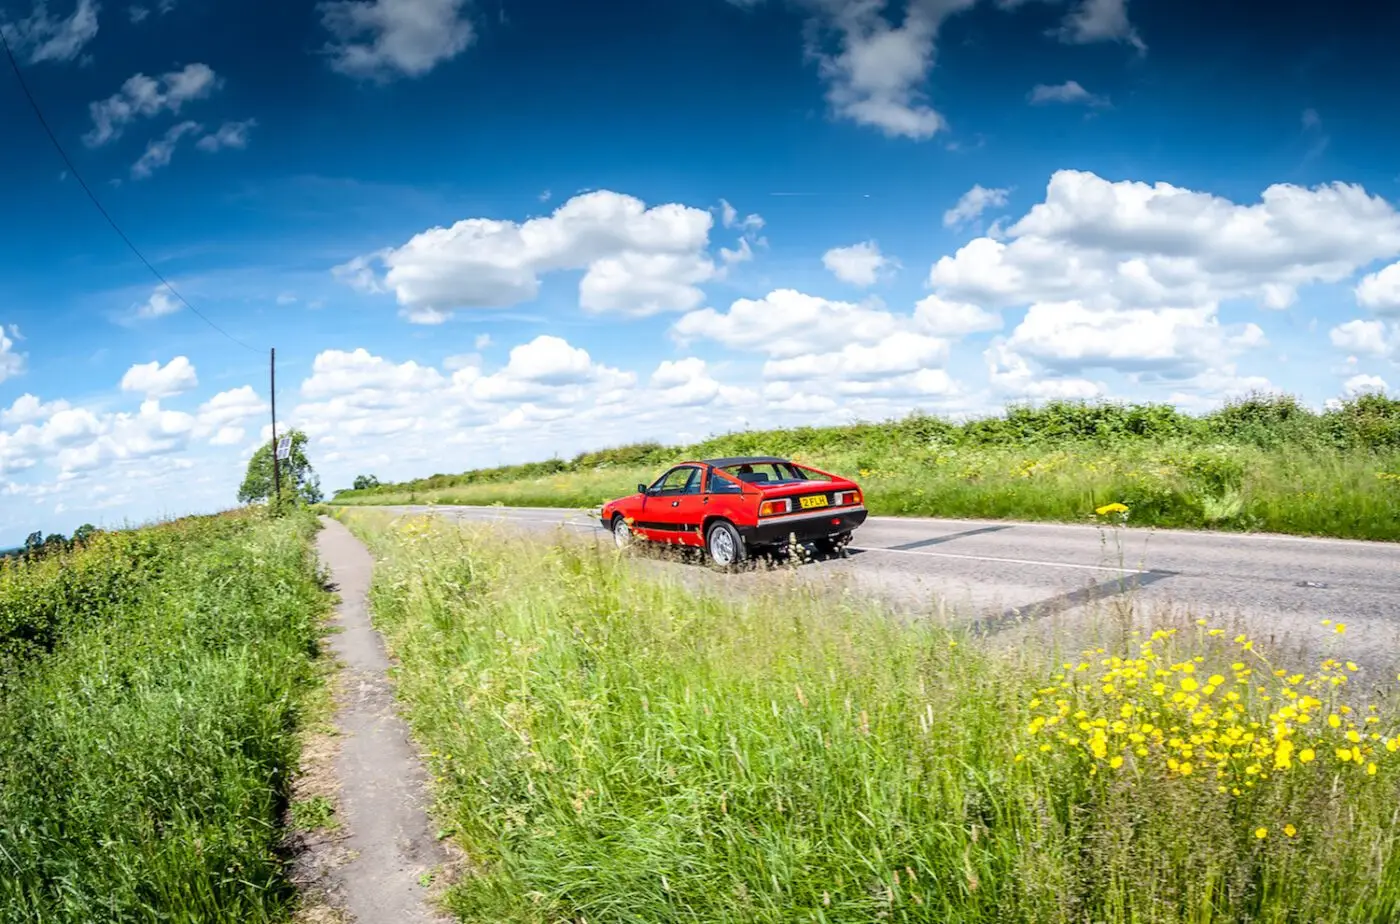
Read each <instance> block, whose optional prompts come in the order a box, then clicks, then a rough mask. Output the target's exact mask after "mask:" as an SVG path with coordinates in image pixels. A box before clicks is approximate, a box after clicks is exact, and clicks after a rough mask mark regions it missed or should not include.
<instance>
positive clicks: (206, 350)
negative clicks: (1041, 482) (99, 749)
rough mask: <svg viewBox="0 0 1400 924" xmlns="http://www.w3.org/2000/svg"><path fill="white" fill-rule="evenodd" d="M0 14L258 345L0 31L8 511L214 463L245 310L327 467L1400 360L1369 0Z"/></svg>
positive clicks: (334, 481)
mask: <svg viewBox="0 0 1400 924" xmlns="http://www.w3.org/2000/svg"><path fill="white" fill-rule="evenodd" d="M0 22H4V23H5V24H6V25H5V26H4V29H5V35H6V38H7V39H8V40H9V42H10V44H11V45H12V47H13V48H14V50H15V53H16V56H17V58H18V60H19V63H20V65H21V69H22V71H23V74H24V77H25V80H26V81H27V82H28V84H29V86H30V88H31V90H32V91H33V94H34V96H35V98H36V99H37V100H38V101H39V104H40V106H41V108H42V109H43V111H44V113H45V115H46V117H47V118H48V120H49V122H50V124H51V125H52V127H53V129H54V131H55V133H56V135H57V137H58V138H59V140H60V141H61V142H62V144H63V145H64V147H65V149H66V150H67V151H68V153H69V155H70V157H72V159H73V161H74V163H75V164H76V166H77V168H78V170H79V171H80V173H81V174H82V175H83V177H84V178H86V180H87V181H88V183H89V184H90V186H91V187H92V188H93V189H94V190H95V191H96V193H97V195H98V196H99V198H100V199H101V200H102V202H103V203H104V205H105V206H106V207H107V208H108V210H109V211H110V212H111V214H112V215H113V216H114V217H115V218H116V220H117V221H118V223H119V224H120V225H121V227H122V228H123V230H124V231H126V232H127V234H128V235H129V236H130V237H131V239H132V240H134V241H135V242H136V244H137V246H138V247H139V248H140V249H141V250H142V252H143V253H144V254H145V255H146V257H147V258H149V259H150V261H151V262H152V263H153V264H154V265H155V266H156V267H157V268H158V269H159V271H160V272H161V273H162V274H163V275H164V276H166V277H167V278H168V279H169V280H170V281H171V282H172V283H173V284H174V285H175V288H176V289H177V290H178V291H179V292H180V294H182V295H183V296H184V297H185V298H186V299H187V300H188V301H189V302H190V303H191V304H193V305H194V306H195V307H196V308H197V309H199V311H200V312H201V313H203V314H204V315H206V316H207V317H209V318H210V319H212V320H213V321H214V322H215V323H216V324H217V325H218V326H219V327H221V328H222V329H223V330H224V331H226V332H227V333H228V334H229V335H231V336H232V338H234V339H236V340H238V341H242V342H243V343H246V344H248V345H250V346H251V347H252V348H253V349H245V348H244V347H243V346H240V345H238V344H236V343H234V342H233V341H232V340H230V339H228V338H226V337H225V336H224V335H222V334H220V333H219V332H217V331H215V330H214V329H212V328H211V327H209V326H208V325H206V324H205V323H203V322H202V321H201V320H200V319H199V318H198V317H196V316H195V315H194V314H193V313H192V312H191V311H189V310H188V309H187V308H185V307H184V306H182V305H181V304H180V303H179V302H178V301H177V300H175V299H174V298H173V297H171V296H170V294H169V293H166V292H160V291H158V283H157V282H156V280H155V278H154V277H153V276H152V275H151V273H150V272H149V271H148V270H147V269H146V267H144V266H143V265H142V264H141V263H140V262H139V261H138V260H137V259H136V258H135V257H134V256H133V255H132V254H131V252H130V251H129V250H127V249H126V247H125V245H124V244H123V243H122V242H121V240H120V239H119V238H118V237H117V236H116V235H115V234H114V233H113V232H112V231H111V229H110V228H109V227H107V226H106V224H105V223H104V222H103V220H102V219H101V217H100V216H99V215H98V213H97V212H96V210H95V209H94V208H93V206H92V204H91V203H90V202H89V201H88V200H87V198H86V197H85V196H84V195H83V193H82V191H81V189H80V188H79V187H78V185H77V183H76V182H75V181H74V178H73V177H71V176H69V175H67V173H66V172H65V169H64V166H63V164H62V162H61V161H60V159H59V158H58V155H57V154H56V152H55V151H54V150H53V148H52V147H51V145H50V143H49V141H48V139H47V138H46V137H45V136H44V134H43V133H42V131H41V129H40V128H39V125H38V123H37V122H36V121H35V119H34V117H33V114H32V112H30V110H29V108H28V104H27V103H26V102H25V99H24V97H23V96H22V94H21V92H20V90H19V86H18V84H17V83H16V81H15V80H14V79H13V75H12V74H9V73H5V74H3V75H0V84H3V87H0V125H3V126H4V137H5V143H4V144H3V145H0V184H3V190H4V195H5V199H4V201H5V208H4V209H3V210H2V211H0V214H3V215H4V218H3V220H0V261H2V262H0V329H3V330H4V332H5V333H4V334H3V336H0V546H3V545H6V544H10V543H12V542H14V541H17V540H19V539H22V538H23V536H24V535H25V534H26V533H27V532H28V531H30V530H31V529H35V528H38V529H44V530H46V531H47V530H62V531H67V530H70V529H72V528H73V527H74V526H76V525H77V524H78V523H80V522H83V521H93V522H99V523H106V524H109V525H110V524H117V523H120V522H122V521H123V520H128V519H129V520H136V521H139V520H144V519H146V518H149V517H153V516H160V515H169V514H178V513H184V512H188V511H192V510H213V509H219V508H221V507H224V506H228V505H229V504H230V503H232V501H233V494H234V490H235V489H236V486H237V483H238V481H239V480H240V478H241V474H242V469H243V465H244V462H245V460H246V458H247V456H248V455H249V454H250V452H251V451H252V448H253V447H254V446H255V445H256V444H257V442H258V441H259V440H260V439H261V438H263V437H264V436H265V435H266V417H267V415H266V410H267V408H266V401H267V397H268V388H267V382H266V364H267V356H266V350H267V348H268V347H271V346H275V347H276V348H277V351H278V360H279V368H278V373H279V378H278V410H279V417H280V418H281V419H282V420H284V421H285V422H287V423H288V424H293V425H299V426H302V427H304V428H305V429H306V430H307V431H308V433H309V434H310V435H311V437H312V447H311V454H312V460H313V462H314V463H315V464H317V466H318V468H319V469H320V470H321V471H322V474H323V481H324V483H325V485H326V487H328V488H331V489H334V488H336V487H342V486H344V485H345V484H348V483H349V481H350V480H351V479H352V478H353V477H354V475H356V474H358V473H361V472H373V473H375V474H377V475H379V476H380V477H381V478H391V477H395V478H396V477H405V476H411V475H416V474H429V473H431V472H434V471H456V470H461V469H463V468H467V467H471V466H475V465H483V464H496V463H499V462H509V461H520V460H524V459H528V458H536V457H540V456H543V455H548V454H550V453H553V452H560V453H569V452H574V451H577V450H579V449H583V448H592V447H597V446H600V445H606V444H611V443H617V442H621V441H624V440H630V439H636V438H659V439H664V440H682V439H688V438H694V437H699V436H703V435H705V434H708V433H712V432H718V431H723V430H727V429H733V428H737V427H742V426H756V425H765V424H769V423H777V424H788V423H799V422H837V421H843V420H849V419H853V418H862V419H879V418H884V417H889V416H893V415H897V414H902V413H905V412H907V411H908V410H910V409H913V408H923V409H927V410H931V411H937V412H942V413H949V414H978V413H986V412H989V411H994V410H996V409H998V408H1000V407H1002V406H1004V405H1005V403H1006V402H1008V401H1018V400H1044V399H1047V398H1053V397H1092V396H1098V395H1104V396H1109V397H1120V398H1128V399H1150V400H1161V401H1171V402H1174V403H1177V404H1179V405H1181V406H1183V407H1186V408H1189V409H1193V410H1197V409H1207V408H1209V407H1212V406H1215V405H1217V404H1218V403H1219V402H1221V401H1222V400H1225V399H1226V398H1228V397H1230V396H1232V395H1237V394H1240V393H1243V392H1245V391H1248V390H1250V389H1254V388H1269V389H1278V390H1286V391H1290V392H1293V393H1296V394H1298V395H1300V396H1301V397H1303V398H1304V399H1306V400H1308V401H1309V402H1311V403H1314V404H1317V405H1321V404H1323V403H1324V402H1325V401H1327V400H1328V399H1331V398H1335V397H1338V396H1341V395H1343V394H1346V393H1348V392H1355V391H1357V390H1360V389H1367V388H1385V387H1387V381H1394V382H1397V383H1400V373H1397V372H1396V370H1395V368H1394V362H1395V360H1396V359H1397V357H1400V327H1397V326H1396V323H1395V319H1396V318H1397V317H1400V268H1396V269H1394V270H1392V271H1389V272H1387V268H1388V267H1390V266H1392V265H1394V264H1396V261H1397V260H1400V214H1397V212H1396V207H1395V203H1396V198H1397V195H1400V122H1397V120H1395V119H1388V118H1386V117H1385V116H1384V112H1385V109H1384V106H1383V103H1378V102H1377V101H1378V100H1380V101H1383V100H1386V99H1389V98H1391V97H1392V96H1393V95H1394V92H1395V90H1396V89H1397V86H1400V58H1397V57H1396V56H1395V55H1393V54H1392V53H1391V51H1392V49H1391V45H1392V43H1393V36H1394V35H1395V34H1396V29H1397V26H1400V12H1397V11H1395V10H1393V9H1384V8H1383V7H1382V5H1381V4H1369V5H1364V6H1363V5H1354V6H1353V8H1347V7H1345V6H1343V7H1338V8H1335V9H1325V10H1324V9H1320V8H1316V7H1311V6H1309V7H1304V6H1302V5H1291V6H1290V5H1283V6H1280V5H1277V4H1270V5H1263V4H1248V3H1244V4H1231V5H1227V6H1226V7H1224V8H1222V7H1221V6H1220V5H1218V4H1210V5H1207V4H1206V3H1204V2H1198V0H1189V2H1176V3H1166V2H1164V0H1131V2H1125V0H1019V2H1006V0H980V2H976V0H912V2H902V3H901V2H895V0H889V2H884V3H882V2H880V0H743V2H740V0H635V2H634V0H614V2H610V3H562V2H546V0H491V2H485V0H482V2H474V3H468V2H462V0H357V2H330V3H321V4H315V3H302V2H284V3H275V4H274V3H268V2H262V3H252V4H242V5H230V4H219V3H215V2H213V0H142V2H140V3H137V4H130V3H114V2H110V0H105V2H103V0H46V2H35V0H0ZM1266 190H1267V191H1268V192H1267V193H1266ZM556 210H557V211H556ZM435 229H437V230H435Z"/></svg>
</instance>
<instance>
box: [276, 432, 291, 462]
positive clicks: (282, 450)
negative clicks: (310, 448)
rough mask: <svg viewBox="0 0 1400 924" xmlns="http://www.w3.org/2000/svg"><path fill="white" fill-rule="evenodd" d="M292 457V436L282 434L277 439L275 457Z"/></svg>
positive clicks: (279, 458)
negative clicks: (282, 435)
mask: <svg viewBox="0 0 1400 924" xmlns="http://www.w3.org/2000/svg"><path fill="white" fill-rule="evenodd" d="M291 457H292V438H291V437H290V436H284V437H282V438H281V439H280V440H278V441H277V458H278V460H281V459H290V458H291Z"/></svg>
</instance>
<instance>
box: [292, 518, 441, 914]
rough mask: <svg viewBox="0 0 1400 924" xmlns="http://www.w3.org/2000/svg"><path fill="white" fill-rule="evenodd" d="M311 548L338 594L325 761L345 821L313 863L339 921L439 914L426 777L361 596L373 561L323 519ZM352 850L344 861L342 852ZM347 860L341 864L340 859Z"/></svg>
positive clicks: (436, 851)
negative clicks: (330, 742) (329, 745)
mask: <svg viewBox="0 0 1400 924" xmlns="http://www.w3.org/2000/svg"><path fill="white" fill-rule="evenodd" d="M322 522H323V524H324V526H325V528H324V529H323V530H321V532H320V533H319V534H318V536H317V542H316V545H317V551H318V553H319V554H320V558H321V561H322V562H323V563H324V564H325V565H326V567H327V568H329V569H330V572H331V583H332V585H333V587H334V589H336V590H337V591H338V592H339V594H340V598H341V602H340V604H339V606H338V607H337V608H336V616H335V620H334V622H333V625H334V626H335V627H336V628H337V629H338V630H339V631H337V632H336V633H335V634H333V635H331V636H330V645H331V649H332V651H333V653H334V655H335V657H336V658H337V659H338V660H339V661H340V662H341V664H342V665H343V668H342V670H341V673H340V677H339V682H338V684H337V687H338V696H337V706H336V711H335V717H334V720H333V724H334V726H335V729H336V735H335V738H336V741H337V744H338V748H337V751H338V753H336V755H335V757H334V759H333V762H331V763H332V765H331V767H330V768H328V769H331V770H332V772H333V775H334V777H335V782H336V789H337V795H336V799H335V801H336V803H337V805H336V812H337V814H338V815H339V820H340V823H341V825H342V826H343V828H342V831H341V832H340V835H339V836H338V837H337V838H336V839H335V841H336V843H335V844H334V846H333V847H332V846H331V845H330V844H322V845H320V846H319V847H313V848H312V850H313V851H317V850H319V851H320V852H321V853H322V854H323V856H322V857H321V862H313V863H312V864H311V865H312V866H314V867H317V868H319V871H320V878H321V879H322V880H323V881H322V883H321V884H320V886H321V888H320V889H318V891H320V892H322V893H323V894H325V895H326V896H327V899H328V901H329V903H330V904H331V906H333V907H336V908H337V910H338V911H339V912H340V916H341V917H342V919H343V918H344V916H345V915H347V914H348V916H349V920H351V921H354V922H356V924H414V922H429V921H442V920H446V918H445V917H443V916H441V915H440V914H439V913H437V912H436V911H435V910H434V909H433V908H432V907H431V905H430V904H429V902H428V898H429V894H430V889H429V887H428V885H427V883H428V880H429V877H431V876H432V875H433V874H434V873H435V872H437V871H439V870H440V869H441V868H442V867H443V865H444V864H446V863H447V862H448V859H449V858H448V854H447V852H446V851H445V850H444V849H443V847H442V845H441V844H440V843H439V842H438V840H437V839H436V837H434V829H433V826H432V823H431V821H430V820H429V818H428V814H427V806H428V804H429V803H428V795H427V775H426V773H425V772H424V770H423V766H422V763H421V761H420V760H419V758H418V753H417V751H416V749H415V748H414V745H413V743H412V741H411V740H410V738H409V733H408V726H407V725H406V723H405V722H404V720H403V719H402V718H401V717H400V716H399V715H398V713H397V711H396V708H395V701H394V692H393V688H392V686H391V685H390V683H389V679H388V670H389V666H390V662H389V658H388V656H387V655H386V654H385V651H384V643H383V641H382V640H381V639H380V637H379V633H378V632H376V631H375V629H374V627H373V626H372V625H371V623H370V617H369V606H368V601H367V599H366V594H367V593H368V591H369V584H370V577H371V574H372V572H373V568H374V559H373V558H372V557H371V556H370V554H369V552H368V551H367V550H366V549H365V547H364V546H363V545H362V544H361V543H360V541H359V540H358V539H356V538H355V537H354V536H353V535H352V534H351V533H350V531H349V530H348V529H346V528H345V527H344V526H343V525H341V524H340V523H338V522H336V521H335V520H331V519H328V518H322ZM347 857H348V858H349V859H348V861H346V860H345V858H347ZM342 861H344V862H342Z"/></svg>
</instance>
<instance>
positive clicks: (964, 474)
mask: <svg viewBox="0 0 1400 924" xmlns="http://www.w3.org/2000/svg"><path fill="white" fill-rule="evenodd" d="M747 454H775V455H780V456H787V457H791V458H795V459H797V460H798V461H802V462H807V463H809V464H812V465H815V466H817V467H819V468H824V469H827V470H831V471H835V472H838V473H840V474H843V475H846V476H849V477H852V478H855V479H857V480H858V481H859V482H860V484H861V485H862V487H863V488H864V489H865V492H866V502H867V505H868V506H869V507H870V509H871V510H872V512H874V513H877V514H896V515H910V516H915V515H918V516H940V517H966V518H996V519H1001V518H1008V519H1030V520H1052V521H1062V522H1074V521H1076V520H1083V519H1085V518H1086V517H1087V516H1088V515H1089V513H1090V512H1091V511H1092V510H1093V509H1094V508H1095V507H1097V506H1100V505H1102V504H1107V503H1122V504H1125V505H1127V506H1128V507H1129V508H1130V513H1129V522H1130V523H1132V524H1134V525H1144V526H1149V525H1150V526H1160V527H1177V528H1212V529H1234V530H1255V531H1266V532H1282V533H1293V534H1303V535H1320V536H1336V537H1342V538H1352V539H1381V540H1400V401H1397V400H1392V399H1388V398H1384V397H1380V396H1376V395H1363V396H1360V397H1358V398H1353V399H1350V400H1349V401H1347V402H1344V403H1342V404H1341V405H1340V406H1339V407H1337V408H1335V409H1332V410H1328V411H1326V412H1324V413H1321V414H1319V413H1314V412H1312V411H1311V410H1309V409H1307V408H1305V407H1303V406H1302V405H1300V404H1299V403H1298V402H1296V401H1294V400H1292V399H1289V398H1281V397H1270V396H1254V397H1251V398H1248V399H1245V400H1242V401H1239V402H1236V403H1234V404H1230V405H1227V406H1226V407H1224V408H1222V409H1220V410H1219V411H1217V412H1215V413H1213V414H1210V415H1205V416H1202V417H1191V416H1188V415H1184V414H1181V413H1179V412H1177V411H1176V410H1175V409H1173V408H1170V407H1163V406H1157V405H1117V404H1083V403H1065V402H1060V403H1052V404H1049V405H1046V406H1044V407H1040V408H1028V407H1013V408H1011V409H1010V410H1009V411H1008V412H1007V413H1006V414H1005V415H1004V416H1002V417H994V418H986V419H981V420H974V421H970V422H967V423H965V424H960V425H955V424H952V423H950V422H948V421H944V420H940V419H938V418H935V417H929V416H926V415H913V416H911V417H908V418H905V419H904V420H898V421H889V422H886V423H883V424H859V425H854V426H849V427H827V428H798V429H793V430H774V431H766V432H755V433H734V434H728V435H725V436H722V437H717V438H715V439H711V440H708V441H706V442H703V443H700V444H697V445H694V446H687V447H663V446H660V445H657V444H637V445H634V446H625V447H621V448H619V449H612V450H604V451H601V452H593V453H584V454H582V455H580V456H578V457H576V458H574V459H572V460H567V461H566V460H561V459H555V460H551V461H548V462H541V463H534V464H530V465H520V466H508V467H504V468H498V469H484V470H479V471H472V472H466V473H463V474H461V475H434V476H432V477H431V478H425V479H419V480H417V481H412V482H406V483H403V484H397V485H392V484H391V485H381V486H379V487H377V488H373V489H369V490H361V491H348V492H340V493H338V494H337V495H336V497H335V501H334V502H335V503H336V504H340V505H355V504H416V503H442V504H494V503H500V504H506V505H512V506H557V507H591V506H595V505H597V504H599V503H601V502H603V501H604V500H608V499H611V498H614V497H618V496H621V495H624V494H628V493H631V492H633V491H635V490H636V486H637V484H638V483H639V482H648V483H649V482H650V481H651V480H652V479H654V478H655V477H656V475H657V474H658V473H659V472H660V471H661V470H662V469H663V467H664V466H665V465H668V464H670V463H672V462H675V461H680V460H682V459H696V458H714V457H721V456H731V455H747Z"/></svg>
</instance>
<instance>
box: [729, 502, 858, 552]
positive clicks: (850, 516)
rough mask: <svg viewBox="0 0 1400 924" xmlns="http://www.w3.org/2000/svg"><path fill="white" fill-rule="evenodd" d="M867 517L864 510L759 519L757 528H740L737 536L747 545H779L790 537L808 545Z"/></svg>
mask: <svg viewBox="0 0 1400 924" xmlns="http://www.w3.org/2000/svg"><path fill="white" fill-rule="evenodd" d="M867 515H868V514H867V512H866V510H865V508H864V507H861V508H859V509H856V510H842V509H840V508H837V509H835V510H823V511H821V512H820V513H810V514H804V515H802V516H799V517H783V518H782V519H779V520H777V521H774V522H763V521H761V520H760V521H759V523H758V525H757V526H744V527H740V528H739V534H740V535H742V536H743V537H744V544H745V545H748V546H756V545H781V544H782V543H784V542H788V541H790V540H791V539H792V538H793V537H794V536H795V537H796V539H797V541H798V542H812V541H814V540H817V539H828V538H830V537H832V536H839V535H841V534H842V533H849V532H850V531H851V530H853V529H855V528H856V527H857V526H859V525H860V524H862V523H864V522H865V518H866V516H867Z"/></svg>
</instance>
